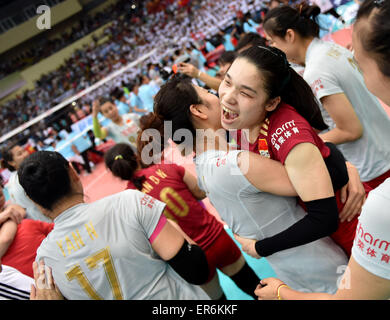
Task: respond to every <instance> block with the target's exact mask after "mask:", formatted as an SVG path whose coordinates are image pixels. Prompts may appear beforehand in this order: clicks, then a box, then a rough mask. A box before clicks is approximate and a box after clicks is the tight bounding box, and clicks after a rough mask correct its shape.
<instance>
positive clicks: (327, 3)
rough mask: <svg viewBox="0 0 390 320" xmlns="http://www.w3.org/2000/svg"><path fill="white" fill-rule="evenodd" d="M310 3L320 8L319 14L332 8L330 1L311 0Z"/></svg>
mask: <svg viewBox="0 0 390 320" xmlns="http://www.w3.org/2000/svg"><path fill="white" fill-rule="evenodd" d="M310 3H311V4H312V5H317V6H318V7H320V9H321V13H324V12H326V11H328V10H330V9H332V8H333V4H332V2H331V1H330V0H311V1H310Z"/></svg>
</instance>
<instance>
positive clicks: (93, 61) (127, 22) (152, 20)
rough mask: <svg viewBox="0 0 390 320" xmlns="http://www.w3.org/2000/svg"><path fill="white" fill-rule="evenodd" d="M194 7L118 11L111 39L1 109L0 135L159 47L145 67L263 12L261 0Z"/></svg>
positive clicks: (205, 3)
mask: <svg viewBox="0 0 390 320" xmlns="http://www.w3.org/2000/svg"><path fill="white" fill-rule="evenodd" d="M191 5H192V10H191V11H190V13H188V12H187V9H186V7H184V6H183V7H180V6H179V5H178V3H177V2H172V3H171V4H169V3H168V5H166V7H165V10H164V11H159V12H157V13H154V14H153V15H148V14H147V13H146V12H144V13H143V14H141V15H140V16H139V17H133V18H131V19H128V16H127V15H125V14H122V15H119V14H120V13H122V10H119V9H118V11H115V10H114V11H113V12H112V18H113V19H114V21H113V22H112V24H111V25H110V26H109V27H107V28H106V29H105V30H104V33H103V35H102V37H106V36H107V37H108V38H109V40H108V41H105V42H104V43H102V44H98V41H99V40H100V39H95V41H94V42H92V43H90V44H89V45H85V46H84V47H83V48H82V49H79V50H76V51H75V52H74V53H73V54H72V56H71V57H70V58H69V59H67V60H66V61H65V63H64V64H63V65H62V66H61V67H60V68H58V69H57V70H53V71H52V72H50V73H48V74H45V75H43V76H42V77H41V78H40V79H39V80H38V81H37V82H36V87H35V88H34V89H33V90H28V91H25V92H24V93H23V94H22V95H20V96H18V97H16V98H15V99H13V100H9V101H7V102H6V103H4V104H3V105H2V106H0V123H1V132H0V134H1V135H3V134H5V133H6V132H9V131H10V130H12V129H14V128H16V127H17V126H19V125H21V124H23V123H24V122H26V121H28V120H30V119H32V118H34V117H36V116H37V115H39V114H40V113H42V112H44V111H46V110H48V109H50V108H52V107H53V106H55V105H56V104H57V103H59V102H61V101H62V100H64V99H65V98H67V97H69V96H71V95H72V94H76V93H77V92H80V91H82V90H83V89H86V88H88V87H89V86H90V85H92V84H94V83H96V82H97V81H99V80H101V79H103V78H104V77H106V76H107V75H109V74H110V73H111V72H113V71H115V70H118V69H119V68H121V67H123V66H125V65H127V64H128V63H130V62H133V61H135V60H136V59H137V58H139V57H141V56H143V55H144V54H146V53H148V52H149V51H151V50H152V49H154V48H157V52H156V54H155V55H154V56H152V57H151V58H149V59H148V60H146V61H143V62H142V65H146V64H147V63H148V62H153V63H159V62H160V60H161V59H164V58H165V60H168V62H169V60H170V59H172V56H173V54H172V53H173V51H174V50H175V49H177V48H178V49H182V48H183V47H185V46H187V45H189V43H190V42H192V41H194V39H196V40H195V41H194V42H195V43H194V44H195V45H196V46H197V47H198V48H199V47H203V46H204V45H205V42H206V41H203V40H205V39H211V38H212V36H214V35H216V34H217V33H218V31H219V28H220V29H225V28H227V27H229V26H230V25H231V23H232V22H234V21H233V20H234V18H235V17H236V16H237V12H239V11H242V12H244V13H247V12H248V11H249V9H251V10H253V9H255V8H257V10H254V11H253V12H258V11H260V9H261V8H262V6H261V5H262V4H261V2H260V1H256V2H255V3H254V4H250V5H249V1H232V2H230V4H229V6H226V5H225V3H224V2H223V1H192V2H191ZM119 8H120V9H122V8H121V7H119ZM144 10H146V9H144ZM195 12H196V14H195ZM141 13H142V12H141ZM118 15H119V17H118V18H116V17H117V16H118ZM241 32H242V31H241ZM206 43H208V49H209V51H210V50H213V49H214V46H213V45H212V44H211V43H210V42H209V41H207V42H206ZM206 51H207V49H206ZM166 55H168V57H165V56H166ZM139 72H140V70H139V69H138V66H136V67H134V68H132V69H130V70H128V72H126V73H125V74H123V76H122V77H117V78H115V80H114V81H111V82H109V83H106V85H105V86H104V87H101V89H100V90H96V91H95V92H92V93H91V95H90V96H87V97H86V98H87V100H89V101H92V100H93V97H94V96H102V95H108V93H109V91H111V90H112V89H113V87H114V86H118V84H119V83H120V82H121V81H125V82H126V83H128V82H130V81H129V79H134V78H135V77H136V76H137V74H138V73H139ZM141 72H142V70H141Z"/></svg>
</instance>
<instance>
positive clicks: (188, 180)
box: [183, 170, 206, 200]
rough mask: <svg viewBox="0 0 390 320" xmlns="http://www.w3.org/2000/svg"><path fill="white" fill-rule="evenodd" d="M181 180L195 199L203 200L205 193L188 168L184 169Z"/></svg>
mask: <svg viewBox="0 0 390 320" xmlns="http://www.w3.org/2000/svg"><path fill="white" fill-rule="evenodd" d="M183 181H184V183H185V184H186V185H187V187H188V189H189V190H190V191H191V193H192V195H193V196H194V197H195V198H196V199H197V200H203V199H204V198H206V193H205V192H204V191H203V190H201V189H200V188H199V186H198V181H197V180H196V178H195V176H194V175H192V174H191V173H190V172H188V170H185V171H184V176H183Z"/></svg>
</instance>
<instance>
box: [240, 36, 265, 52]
mask: <svg viewBox="0 0 390 320" xmlns="http://www.w3.org/2000/svg"><path fill="white" fill-rule="evenodd" d="M247 46H265V39H264V38H263V37H262V36H261V35H259V34H258V33H255V32H248V33H245V34H243V35H242V36H241V37H240V40H239V41H238V43H237V45H236V47H235V51H236V52H237V51H239V50H241V49H242V48H244V47H247Z"/></svg>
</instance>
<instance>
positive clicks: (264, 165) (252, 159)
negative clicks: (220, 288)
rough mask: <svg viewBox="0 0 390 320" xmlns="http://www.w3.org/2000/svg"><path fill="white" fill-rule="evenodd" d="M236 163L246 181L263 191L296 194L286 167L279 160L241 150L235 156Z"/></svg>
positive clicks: (283, 194)
mask: <svg viewBox="0 0 390 320" xmlns="http://www.w3.org/2000/svg"><path fill="white" fill-rule="evenodd" d="M237 165H238V167H239V168H240V170H241V172H242V174H243V175H244V176H245V177H246V178H247V179H248V181H249V182H250V183H251V184H252V185H253V186H255V187H256V188H257V189H259V190H261V191H263V192H268V193H272V194H276V195H279V196H287V197H289V196H291V197H295V196H297V195H298V194H297V192H296V191H295V189H294V186H293V185H292V183H291V181H290V178H289V177H288V174H287V171H286V168H285V167H284V166H283V165H282V164H281V163H280V162H279V161H276V160H271V159H268V158H266V157H263V156H261V155H259V154H257V153H254V152H249V151H243V152H240V153H239V155H238V157H237Z"/></svg>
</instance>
